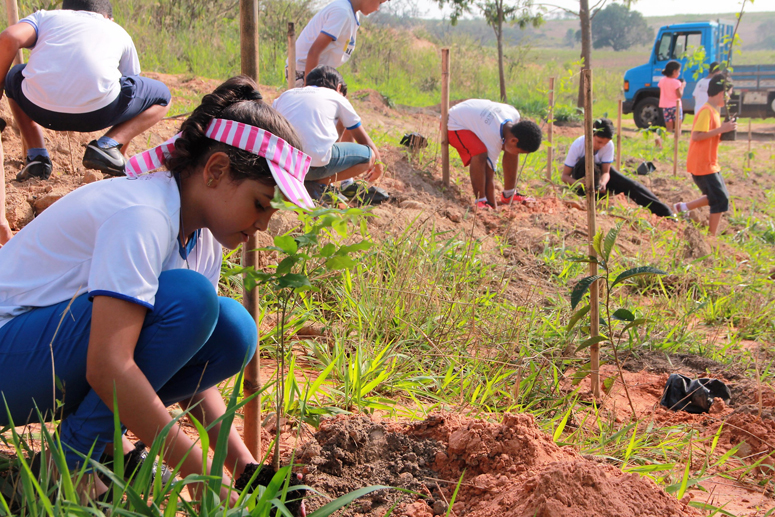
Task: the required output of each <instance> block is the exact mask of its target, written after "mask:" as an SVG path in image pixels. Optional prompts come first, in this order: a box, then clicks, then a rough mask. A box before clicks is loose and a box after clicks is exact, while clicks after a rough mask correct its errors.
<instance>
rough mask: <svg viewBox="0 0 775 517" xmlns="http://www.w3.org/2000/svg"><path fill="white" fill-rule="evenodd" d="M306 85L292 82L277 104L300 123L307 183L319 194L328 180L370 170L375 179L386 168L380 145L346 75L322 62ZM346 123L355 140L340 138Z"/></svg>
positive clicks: (292, 120) (316, 196)
mask: <svg viewBox="0 0 775 517" xmlns="http://www.w3.org/2000/svg"><path fill="white" fill-rule="evenodd" d="M307 84H308V85H307V86H305V87H303V88H293V89H291V90H287V91H285V92H283V94H282V95H280V96H279V97H278V98H277V99H276V100H275V101H274V104H273V107H274V109H276V110H277V111H278V112H279V113H280V114H281V115H282V116H284V117H285V118H286V119H288V122H290V123H291V125H292V126H293V127H294V129H296V132H297V133H298V135H299V137H300V138H301V141H302V149H303V150H304V152H305V153H306V154H308V155H309V156H310V158H312V162H311V167H310V169H309V173H307V178H306V181H305V186H306V187H307V190H308V192H309V194H310V195H311V196H312V197H313V199H320V197H321V196H322V194H323V191H324V190H325V187H326V185H328V184H330V183H333V182H335V181H341V180H348V179H351V178H354V177H356V176H359V175H361V174H364V173H366V176H365V179H366V180H367V181H370V182H374V181H376V180H377V179H378V178H379V177H380V175H381V174H382V170H381V167H378V166H375V164H376V163H377V162H379V161H380V156H379V151H378V150H377V147H376V146H375V145H374V142H372V140H371V138H370V137H369V134H368V133H367V132H366V130H365V129H364V127H363V124H362V122H361V118H360V117H359V116H358V113H356V112H355V108H353V106H352V104H350V101H348V100H347V99H346V98H345V97H344V94H343V91H342V89H343V88H344V82H343V80H342V75H341V74H340V73H339V72H338V71H337V70H336V69H335V68H333V67H331V66H325V65H324V66H319V67H317V68H315V69H314V70H312V71H311V72H310V73H309V76H307ZM339 123H341V125H342V126H343V127H344V128H345V129H346V130H347V132H348V134H349V135H350V136H352V138H353V139H354V140H355V142H342V141H340V137H341V135H340V134H339V132H338V131H337V125H338V124H339Z"/></svg>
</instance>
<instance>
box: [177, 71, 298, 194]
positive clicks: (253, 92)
mask: <svg viewBox="0 0 775 517" xmlns="http://www.w3.org/2000/svg"><path fill="white" fill-rule="evenodd" d="M257 87H258V85H257V84H256V83H255V82H254V81H253V80H252V79H251V78H249V77H247V76H244V75H241V76H237V77H232V78H231V79H229V80H228V81H226V82H225V83H223V84H222V85H220V86H219V87H218V88H216V89H215V91H214V92H213V93H210V94H207V95H205V96H204V97H203V98H202V103H201V104H200V105H199V106H198V107H197V108H196V109H195V110H194V112H193V113H192V114H191V116H190V117H188V118H187V119H186V120H185V121H184V122H183V124H182V125H181V127H180V134H181V135H180V138H178V139H177V140H176V141H175V151H174V153H173V154H172V155H171V156H170V157H168V158H167V159H166V162H165V165H166V167H167V169H168V170H169V171H172V172H175V173H178V174H183V173H186V172H190V171H192V170H193V169H195V168H196V167H197V166H200V165H203V164H204V163H205V162H206V161H207V159H208V158H209V157H210V155H211V154H212V153H214V152H217V151H220V152H225V153H226V154H227V155H228V156H229V159H230V160H231V174H232V178H233V179H235V180H243V179H255V180H259V181H268V182H272V183H274V180H273V179H272V175H271V172H270V171H269V167H268V166H267V164H266V159H264V158H261V157H259V156H256V155H255V154H252V153H249V152H247V151H243V150H241V149H238V148H236V147H232V146H229V145H226V144H222V143H219V142H216V141H214V140H211V139H209V138H207V136H205V131H206V130H207V126H208V125H209V124H210V122H211V121H212V120H213V119H215V118H221V119H226V120H235V121H237V122H242V123H245V124H249V125H251V126H256V127H258V128H261V129H264V130H266V131H269V132H270V133H272V134H274V135H276V136H278V137H279V138H282V139H283V140H285V141H286V142H288V143H289V144H291V145H292V146H294V147H296V148H297V149H301V143H300V140H299V137H298V136H297V135H296V132H295V131H294V129H293V127H291V125H290V123H288V121H287V120H286V119H285V118H284V117H282V115H280V114H279V113H277V112H276V111H275V110H274V109H273V108H272V107H271V106H269V105H268V104H266V103H264V102H263V100H262V99H263V97H262V96H261V93H260V92H259V91H258V89H257Z"/></svg>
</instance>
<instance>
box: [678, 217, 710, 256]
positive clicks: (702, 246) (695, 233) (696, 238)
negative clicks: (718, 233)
mask: <svg viewBox="0 0 775 517" xmlns="http://www.w3.org/2000/svg"><path fill="white" fill-rule="evenodd" d="M684 240H685V241H686V249H685V251H684V255H685V256H686V258H691V259H698V258H701V257H705V256H707V255H710V253H711V251H712V250H711V249H710V245H709V244H708V243H707V242H706V241H705V238H704V237H703V236H702V233H700V230H698V229H697V227H696V226H694V225H693V224H687V225H686V228H685V229H684Z"/></svg>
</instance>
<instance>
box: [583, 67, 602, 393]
mask: <svg viewBox="0 0 775 517" xmlns="http://www.w3.org/2000/svg"><path fill="white" fill-rule="evenodd" d="M581 78H582V81H583V83H584V92H583V93H584V147H585V152H584V156H585V160H584V162H585V165H586V176H585V178H584V179H585V182H584V191H585V193H586V195H587V233H588V235H589V256H591V257H594V256H596V253H595V247H594V246H593V245H592V239H594V238H595V234H597V221H596V218H595V205H596V201H597V199H596V194H597V193H596V192H595V148H594V141H593V136H594V134H595V133H594V130H593V129H592V123H593V118H592V70H590V69H589V68H585V69H584V70H582V71H581ZM596 274H597V264H596V263H594V262H590V263H589V276H594V275H596ZM599 299H600V291H599V285H598V282H593V283H592V285H591V286H590V288H589V337H595V336H598V335H600V303H599ZM589 355H590V362H591V380H592V395H594V397H595V398H598V397H600V344H598V343H596V344H594V345H592V346H591V347H590V348H589Z"/></svg>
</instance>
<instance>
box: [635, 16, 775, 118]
mask: <svg viewBox="0 0 775 517" xmlns="http://www.w3.org/2000/svg"><path fill="white" fill-rule="evenodd" d="M733 31H734V25H732V24H730V23H723V22H701V23H681V24H675V25H665V26H664V27H662V28H660V29H659V32H658V33H657V39H656V41H655V42H654V49H653V50H652V52H651V58H650V59H649V62H648V63H646V64H645V65H641V66H638V67H635V68H631V69H630V70H627V72H625V74H624V103H623V106H622V109H623V111H624V113H632V114H633V118H634V119H635V125H637V126H638V127H639V128H647V127H649V126H664V121H663V120H662V110H660V109H659V87H658V86H657V84H658V83H659V80H660V79H661V78H662V70H663V69H664V68H665V65H666V64H667V62H668V61H670V60H676V61H679V62H681V65H682V66H681V77H682V78H683V79H684V80H685V81H686V88H685V89H684V94H683V98H682V99H681V101H682V104H683V109H684V112H687V113H694V97H692V93H693V92H694V86H695V85H696V84H697V81H698V80H699V79H702V78H703V77H705V75H707V69H708V64H709V63H711V62H713V61H718V62H724V61H726V60H727V57H728V53H729V42H730V41H731V39H732V33H733ZM699 47H704V48H705V68H704V70H705V72H703V73H701V74H699V75H698V76H697V77H696V78H695V72H696V71H697V66H692V67H686V63H687V56H688V54H691V53H692V52H693V51H694V50H695V49H698V48H699ZM733 61H734V57H733ZM731 77H732V81H733V82H734V85H735V89H734V90H733V95H732V99H731V101H730V106H729V109H730V111H731V112H732V113H737V114H738V115H740V116H745V117H771V116H773V115H775V65H745V66H743V65H734V62H733V63H732V74H731Z"/></svg>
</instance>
